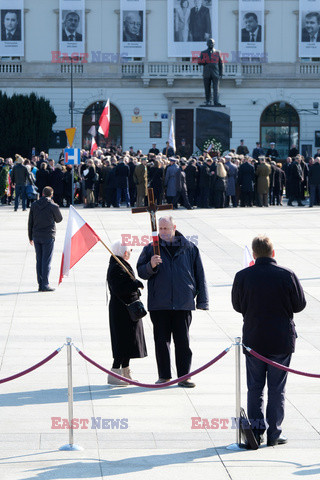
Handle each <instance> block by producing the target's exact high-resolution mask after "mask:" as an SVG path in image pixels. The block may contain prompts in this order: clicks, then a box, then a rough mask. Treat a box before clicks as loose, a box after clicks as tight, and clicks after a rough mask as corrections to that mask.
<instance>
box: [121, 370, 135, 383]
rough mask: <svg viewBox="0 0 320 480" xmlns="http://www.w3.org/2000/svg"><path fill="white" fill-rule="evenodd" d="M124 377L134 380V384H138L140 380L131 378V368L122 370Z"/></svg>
mask: <svg viewBox="0 0 320 480" xmlns="http://www.w3.org/2000/svg"><path fill="white" fill-rule="evenodd" d="M122 375H123V376H124V377H126V378H128V379H129V380H133V381H134V382H137V381H138V380H134V379H133V378H132V377H131V370H130V367H124V368H123V369H122Z"/></svg>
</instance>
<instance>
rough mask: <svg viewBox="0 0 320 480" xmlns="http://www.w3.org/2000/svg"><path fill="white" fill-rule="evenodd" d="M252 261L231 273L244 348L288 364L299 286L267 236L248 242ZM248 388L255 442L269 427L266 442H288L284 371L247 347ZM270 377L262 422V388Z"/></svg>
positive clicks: (300, 302)
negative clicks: (284, 431) (279, 261)
mask: <svg viewBox="0 0 320 480" xmlns="http://www.w3.org/2000/svg"><path fill="white" fill-rule="evenodd" d="M252 250H253V257H254V259H255V260H256V262H255V265H253V266H252V267H248V268H245V269H244V270H241V271H240V272H238V273H237V274H236V276H235V279H234V282H233V287H232V305H233V308H234V309H235V310H236V311H237V312H239V313H241V314H242V315H243V322H244V323H243V337H242V341H243V344H244V345H245V346H246V347H249V348H250V349H252V350H254V351H256V352H257V353H259V354H260V355H263V356H264V357H267V358H268V359H270V360H272V361H274V362H277V363H280V364H281V365H285V366H286V367H289V365H290V360H291V355H292V353H293V352H294V349H295V340H296V336H297V335H296V331H295V324H294V321H293V314H294V313H298V312H301V311H302V310H303V309H304V308H305V306H306V300H305V297H304V293H303V289H302V286H301V284H300V282H299V280H298V278H297V277H296V275H295V274H294V273H293V272H292V271H291V270H289V269H287V268H284V267H281V266H278V265H277V262H276V261H275V260H274V249H273V245H272V243H271V241H270V239H269V238H268V237H265V236H259V237H256V238H254V239H253V242H252ZM245 354H246V368H247V387H248V397H247V398H248V417H249V420H250V423H251V425H252V428H253V432H254V434H255V436H256V438H257V441H258V444H260V443H261V442H262V440H263V438H262V435H263V433H264V432H265V430H266V428H267V444H268V445H269V446H273V445H279V444H283V443H287V438H286V437H284V436H282V435H281V433H282V429H281V424H282V421H283V418H284V400H285V385H286V381H287V375H288V373H287V372H285V371H284V370H280V369H278V368H275V367H273V366H270V365H269V364H267V363H264V362H263V361H261V360H259V359H257V358H256V357H254V356H252V355H251V354H250V353H248V352H247V350H245ZM266 380H267V382H268V404H267V409H266V422H267V427H266V424H265V417H264V411H263V389H264V386H265V383H266Z"/></svg>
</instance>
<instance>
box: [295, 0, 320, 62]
mask: <svg viewBox="0 0 320 480" xmlns="http://www.w3.org/2000/svg"><path fill="white" fill-rule="evenodd" d="M299 37H300V38H299V56H300V57H319V56H320V0H313V1H311V0H300V11H299Z"/></svg>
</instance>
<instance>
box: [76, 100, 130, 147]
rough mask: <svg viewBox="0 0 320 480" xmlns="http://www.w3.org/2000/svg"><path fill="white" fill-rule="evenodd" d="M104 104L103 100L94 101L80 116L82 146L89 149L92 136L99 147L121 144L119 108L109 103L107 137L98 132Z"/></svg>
mask: <svg viewBox="0 0 320 480" xmlns="http://www.w3.org/2000/svg"><path fill="white" fill-rule="evenodd" d="M105 105H106V102H105V101H101V102H95V103H92V104H91V105H89V107H88V108H86V110H85V112H84V114H83V116H82V148H85V149H87V150H88V149H90V146H91V140H92V136H94V137H95V139H96V142H97V145H98V146H99V147H106V146H109V145H122V117H121V114H120V112H119V110H118V109H117V108H116V107H115V106H114V105H113V104H112V103H111V104H110V129H109V137H108V138H104V136H103V135H101V133H98V128H99V118H100V116H101V113H102V111H103V109H104V107H105Z"/></svg>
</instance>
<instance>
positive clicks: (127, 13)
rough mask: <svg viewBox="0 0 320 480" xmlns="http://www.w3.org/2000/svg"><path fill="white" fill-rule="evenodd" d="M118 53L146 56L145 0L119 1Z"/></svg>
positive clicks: (128, 55)
mask: <svg viewBox="0 0 320 480" xmlns="http://www.w3.org/2000/svg"><path fill="white" fill-rule="evenodd" d="M120 55H123V56H124V57H145V56H146V0H121V2H120Z"/></svg>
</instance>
